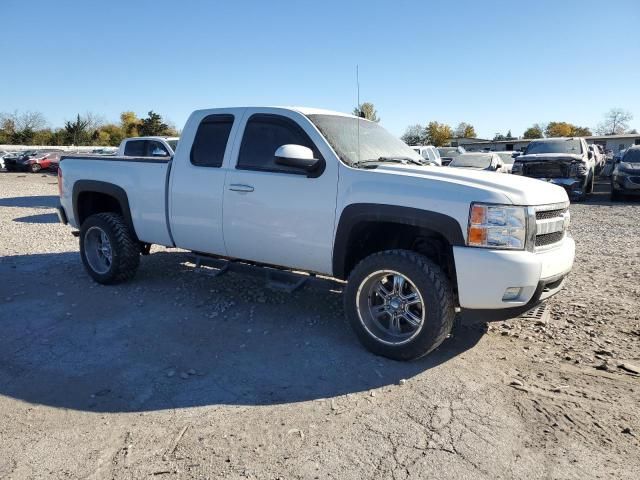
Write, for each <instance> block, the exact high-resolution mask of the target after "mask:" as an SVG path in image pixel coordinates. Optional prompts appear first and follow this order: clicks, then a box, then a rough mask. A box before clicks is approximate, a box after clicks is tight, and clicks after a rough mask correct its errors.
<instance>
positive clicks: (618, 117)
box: [596, 108, 633, 135]
mask: <svg viewBox="0 0 640 480" xmlns="http://www.w3.org/2000/svg"><path fill="white" fill-rule="evenodd" d="M632 118H633V115H632V114H631V112H629V111H628V110H624V109H622V108H612V109H611V110H609V111H608V112H607V113H605V115H604V121H603V122H602V123H601V124H600V125H598V128H596V133H597V134H598V135H620V134H622V133H625V132H626V131H627V130H628V129H629V121H630V120H631V119H632Z"/></svg>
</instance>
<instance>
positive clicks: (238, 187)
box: [229, 183, 253, 193]
mask: <svg viewBox="0 0 640 480" xmlns="http://www.w3.org/2000/svg"><path fill="white" fill-rule="evenodd" d="M229 190H231V191H233V192H245V193H248V192H253V187H252V186H251V185H242V184H241V183H232V184H231V185H229Z"/></svg>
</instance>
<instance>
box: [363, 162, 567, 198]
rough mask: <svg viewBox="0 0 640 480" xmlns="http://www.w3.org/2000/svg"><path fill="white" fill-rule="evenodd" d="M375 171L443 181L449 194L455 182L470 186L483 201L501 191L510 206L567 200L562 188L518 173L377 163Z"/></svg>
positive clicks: (453, 193)
mask: <svg viewBox="0 0 640 480" xmlns="http://www.w3.org/2000/svg"><path fill="white" fill-rule="evenodd" d="M375 171H376V172H379V173H386V174H391V175H411V176H413V177H417V178H421V179H424V180H430V181H437V182H447V183H449V184H450V188H451V193H452V195H455V190H454V189H455V186H456V185H459V186H461V187H466V188H467V189H469V188H473V189H476V190H479V191H481V192H478V198H477V199H475V200H476V201H483V200H484V197H485V196H489V195H495V194H502V196H505V197H507V198H508V199H509V200H511V202H512V203H513V204H514V205H545V204H550V203H562V202H568V201H569V198H568V197H567V193H566V192H565V190H564V189H563V188H562V187H558V186H557V185H553V184H551V183H548V182H544V181H541V180H536V179H533V178H527V177H521V176H519V175H506V174H502V173H498V172H487V171H483V170H472V169H468V168H450V167H428V166H425V167H418V166H414V165H402V164H389V165H381V166H379V167H378V168H376V170H375ZM483 193H484V195H483Z"/></svg>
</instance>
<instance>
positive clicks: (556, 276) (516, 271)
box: [453, 236, 575, 321]
mask: <svg viewBox="0 0 640 480" xmlns="http://www.w3.org/2000/svg"><path fill="white" fill-rule="evenodd" d="M453 255H454V259H455V264H456V276H457V280H458V299H459V302H460V308H461V310H462V313H463V316H464V314H465V313H466V315H467V316H475V317H482V318H483V321H490V320H503V319H505V318H513V317H517V316H518V315H520V314H522V313H523V312H525V311H527V310H529V309H530V308H532V306H535V304H537V303H539V302H541V301H543V300H546V299H547V298H549V297H550V296H552V295H554V294H555V293H557V292H558V291H560V290H561V289H562V285H563V283H564V279H565V277H566V276H567V275H568V274H569V272H570V271H571V268H572V267H573V260H574V257H575V242H574V240H573V239H572V238H571V237H570V236H566V237H565V238H564V240H563V241H562V243H560V244H559V245H558V246H557V247H554V248H552V249H549V250H546V251H543V252H527V251H509V250H489V249H482V248H472V247H454V248H453ZM514 287H515V288H520V294H519V295H518V296H517V298H515V299H513V300H507V301H505V300H503V299H502V298H503V295H504V294H505V291H506V290H507V289H509V288H514Z"/></svg>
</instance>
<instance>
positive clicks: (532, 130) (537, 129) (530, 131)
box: [523, 123, 544, 139]
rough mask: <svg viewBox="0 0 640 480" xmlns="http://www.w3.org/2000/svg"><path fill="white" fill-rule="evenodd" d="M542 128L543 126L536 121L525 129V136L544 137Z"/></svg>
mask: <svg viewBox="0 0 640 480" xmlns="http://www.w3.org/2000/svg"><path fill="white" fill-rule="evenodd" d="M542 130H543V128H542V127H541V126H540V125H539V124H537V123H536V124H534V125H532V126H531V127H529V128H527V129H526V130H525V131H524V135H523V137H524V138H527V139H531V138H542V137H543V136H544V133H543V132H542Z"/></svg>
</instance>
